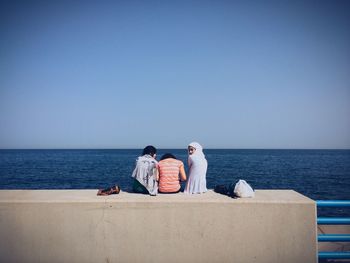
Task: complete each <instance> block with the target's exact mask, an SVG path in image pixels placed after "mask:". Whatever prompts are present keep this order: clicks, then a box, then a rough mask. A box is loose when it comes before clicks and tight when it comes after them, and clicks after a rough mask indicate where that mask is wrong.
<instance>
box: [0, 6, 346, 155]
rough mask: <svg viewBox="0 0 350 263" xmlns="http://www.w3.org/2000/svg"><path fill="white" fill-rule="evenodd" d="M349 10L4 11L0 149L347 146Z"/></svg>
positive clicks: (0, 18) (0, 23) (0, 22)
mask: <svg viewBox="0 0 350 263" xmlns="http://www.w3.org/2000/svg"><path fill="white" fill-rule="evenodd" d="M349 14H350V1H345V0H344V1H339V0H329V1H324V0H323V1H322V0H320V1H307V0H303V1H283V0H282V1H281V0H278V1H220V0H218V1H190V0H187V1H166V0H165V1H133V0H131V1H129V0H128V1H97V0H96V1H64V0H62V1H4V0H1V1H0V149H33V148H39V149H44V148H45V149H46V148H54V149H57V148H59V149H67V148H68V149H69V148H75V149H76V148H82V149H85V148H90V149H91V148H98V149H100V148H103V149H110V148H143V147H144V146H146V145H149V144H152V145H154V146H156V147H157V148H186V147H187V145H188V144H189V143H190V142H192V141H198V142H199V143H201V144H202V145H203V147H204V148H239V149H245V148H247V149H252V148H253V149H265V148H266V149H350V15H349Z"/></svg>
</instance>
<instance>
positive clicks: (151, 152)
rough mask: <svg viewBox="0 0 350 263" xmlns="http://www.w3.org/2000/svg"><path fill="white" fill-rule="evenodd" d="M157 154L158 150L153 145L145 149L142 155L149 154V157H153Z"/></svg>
mask: <svg viewBox="0 0 350 263" xmlns="http://www.w3.org/2000/svg"><path fill="white" fill-rule="evenodd" d="M156 153H157V149H156V148H155V147H154V146H152V145H148V146H146V147H145V148H144V149H143V152H142V155H145V154H149V155H151V156H153V155H155V154H156Z"/></svg>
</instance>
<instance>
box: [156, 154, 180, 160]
mask: <svg viewBox="0 0 350 263" xmlns="http://www.w3.org/2000/svg"><path fill="white" fill-rule="evenodd" d="M168 158H173V159H176V157H175V155H173V154H171V153H166V154H163V156H162V158H160V160H164V159H168Z"/></svg>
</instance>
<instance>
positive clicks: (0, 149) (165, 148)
mask: <svg viewBox="0 0 350 263" xmlns="http://www.w3.org/2000/svg"><path fill="white" fill-rule="evenodd" d="M142 149H143V148H134V147H131V148H124V147H122V148H0V151H2V150H5V151H6V150H142ZM157 150H187V148H172V147H161V148H157ZM203 150H338V151H339V150H344V151H348V150H350V148H213V147H209V148H204V149H203Z"/></svg>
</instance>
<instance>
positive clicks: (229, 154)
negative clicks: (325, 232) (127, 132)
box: [0, 149, 350, 200]
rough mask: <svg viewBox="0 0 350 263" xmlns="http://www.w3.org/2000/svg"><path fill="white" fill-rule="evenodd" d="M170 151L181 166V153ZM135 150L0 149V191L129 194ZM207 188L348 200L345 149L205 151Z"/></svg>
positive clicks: (349, 163) (348, 154)
mask: <svg viewBox="0 0 350 263" xmlns="http://www.w3.org/2000/svg"><path fill="white" fill-rule="evenodd" d="M166 152H171V153H173V154H175V155H176V156H177V158H178V159H180V160H182V161H183V162H184V163H185V165H186V168H187V164H186V163H187V151H186V149H181V150H180V149H161V150H158V153H157V157H158V159H159V157H160V156H161V155H162V154H164V153H166ZM140 153H141V150H0V189H97V188H104V187H107V186H110V185H113V184H115V183H117V184H119V185H120V186H121V188H122V190H124V191H131V178H130V175H131V173H132V171H133V168H134V165H135V160H136V158H137V156H138V155H139V154H140ZM205 154H206V158H207V160H208V173H207V186H208V188H214V187H215V185H218V184H229V183H233V182H237V181H238V180H239V179H245V180H246V181H247V182H248V183H249V184H250V185H251V186H252V187H253V188H254V189H293V190H295V191H297V192H300V193H302V194H304V195H306V196H308V197H310V198H312V199H315V200H316V199H347V200H350V150H222V149H220V150H214V149H210V150H205Z"/></svg>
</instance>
